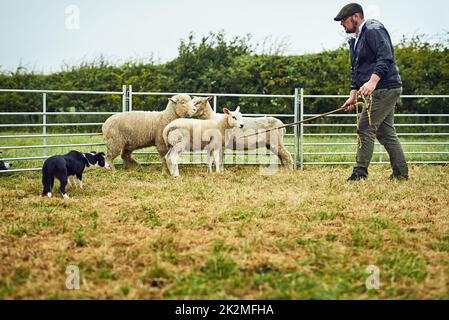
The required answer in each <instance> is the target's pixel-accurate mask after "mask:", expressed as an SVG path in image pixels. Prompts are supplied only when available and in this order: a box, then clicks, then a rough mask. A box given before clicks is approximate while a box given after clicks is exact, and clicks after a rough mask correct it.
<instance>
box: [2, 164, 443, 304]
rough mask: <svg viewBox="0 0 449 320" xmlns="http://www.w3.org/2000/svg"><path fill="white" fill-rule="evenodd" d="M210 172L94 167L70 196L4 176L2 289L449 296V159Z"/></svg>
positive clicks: (147, 295)
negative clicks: (357, 169) (403, 177)
mask: <svg viewBox="0 0 449 320" xmlns="http://www.w3.org/2000/svg"><path fill="white" fill-rule="evenodd" d="M205 171H206V169H205V167H182V168H181V174H182V176H181V177H180V178H178V179H173V178H171V177H169V176H167V175H165V174H162V173H160V168H159V167H141V168H137V169H135V170H123V169H118V170H117V171H116V172H107V171H91V172H87V173H86V175H85V179H86V181H85V189H83V190H79V189H70V188H69V189H68V192H69V194H70V196H71V197H72V199H71V200H69V201H64V200H63V199H62V198H61V197H60V196H59V195H57V196H56V197H54V198H52V199H47V198H41V197H40V196H39V194H40V192H41V183H40V174H39V173H23V174H7V175H2V176H0V199H1V200H0V212H1V215H0V220H1V223H0V257H1V258H0V298H2V299H11V298H15V299H21V298H38V299H47V298H54V299H79V298H87V299H90V298H92V299H100V298H101V299H112V298H113V299H122V298H131V299H135V298H144V299H168V298H175V299H190V298H207V299H209V298H224V299H235V298H241V299H253V298H257V299H300V298H305V299H344V298H350V299H364V298H372V299H378V298H387V299H412V298H420V299H430V298H431V299H448V298H449V291H448V290H449V289H448V287H449V209H448V200H449V179H448V174H449V168H448V167H447V166H445V167H444V166H420V167H413V168H411V177H412V179H411V180H410V181H409V182H392V181H389V180H388V176H389V171H388V168H386V167H374V168H372V175H371V177H370V179H369V180H368V181H362V182H360V183H355V184H349V183H346V182H345V178H346V177H347V176H348V175H349V169H348V168H336V167H322V168H307V169H306V170H305V171H295V172H287V171H283V170H280V171H279V172H278V173H277V174H276V175H273V176H261V175H259V169H258V168H257V167H229V168H227V171H226V172H225V173H224V174H220V175H207V174H205ZM55 193H56V192H55ZM68 265H76V266H78V267H79V269H80V272H81V286H80V290H68V289H66V287H65V281H66V277H67V275H66V274H65V270H66V267H67V266H68ZM368 265H376V266H378V267H379V268H380V270H381V274H380V280H381V288H380V290H367V289H366V287H365V280H366V278H367V276H368V274H366V273H365V269H366V267H367V266H368Z"/></svg>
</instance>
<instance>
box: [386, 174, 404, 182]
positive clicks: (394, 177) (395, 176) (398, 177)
mask: <svg viewBox="0 0 449 320" xmlns="http://www.w3.org/2000/svg"><path fill="white" fill-rule="evenodd" d="M390 180H392V181H393V180H397V181H408V176H403V175H394V174H392V175H391V176H390Z"/></svg>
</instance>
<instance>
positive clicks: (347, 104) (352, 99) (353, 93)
mask: <svg viewBox="0 0 449 320" xmlns="http://www.w3.org/2000/svg"><path fill="white" fill-rule="evenodd" d="M356 97H357V90H352V91H351V93H350V94H349V98H348V100H346V102H345V103H344V104H343V107H345V108H346V109H345V111H346V112H348V111H352V110H354V109H355V100H356Z"/></svg>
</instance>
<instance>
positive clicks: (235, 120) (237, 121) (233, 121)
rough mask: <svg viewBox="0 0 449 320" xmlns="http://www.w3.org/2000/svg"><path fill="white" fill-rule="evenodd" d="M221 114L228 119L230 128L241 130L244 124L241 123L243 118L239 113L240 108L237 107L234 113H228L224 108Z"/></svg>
mask: <svg viewBox="0 0 449 320" xmlns="http://www.w3.org/2000/svg"><path fill="white" fill-rule="evenodd" d="M223 112H224V114H225V115H227V117H228V124H229V126H230V127H231V128H239V129H242V128H243V127H244V126H245V124H244V123H243V116H242V114H241V113H240V107H237V109H235V111H229V109H226V108H224V109H223Z"/></svg>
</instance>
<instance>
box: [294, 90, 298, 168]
mask: <svg viewBox="0 0 449 320" xmlns="http://www.w3.org/2000/svg"><path fill="white" fill-rule="evenodd" d="M298 95H299V94H298V88H295V101H294V109H295V110H294V114H295V119H294V122H298V109H299V97H298ZM293 130H294V136H295V138H294V140H293V141H294V145H295V146H294V148H295V152H294V154H293V156H294V157H293V162H294V168H295V169H296V168H297V167H298V126H295V127H294V128H293Z"/></svg>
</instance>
